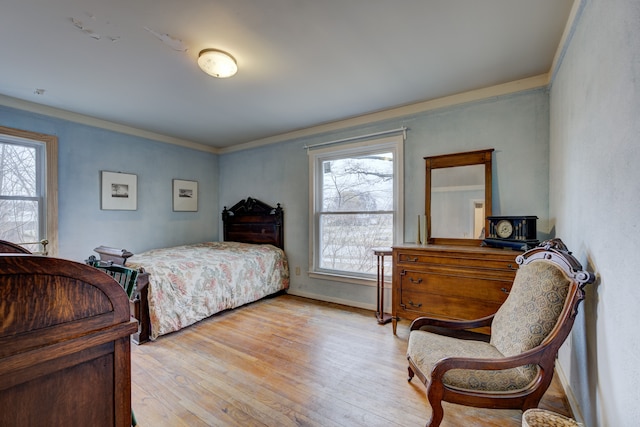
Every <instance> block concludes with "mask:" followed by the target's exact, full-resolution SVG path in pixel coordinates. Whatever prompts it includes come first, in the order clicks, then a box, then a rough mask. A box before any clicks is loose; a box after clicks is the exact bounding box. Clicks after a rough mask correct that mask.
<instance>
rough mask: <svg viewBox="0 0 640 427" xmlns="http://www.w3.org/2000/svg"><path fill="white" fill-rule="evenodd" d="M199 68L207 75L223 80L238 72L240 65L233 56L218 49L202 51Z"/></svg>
mask: <svg viewBox="0 0 640 427" xmlns="http://www.w3.org/2000/svg"><path fill="white" fill-rule="evenodd" d="M198 66H200V69H202V71H204V72H205V73H207V74H209V75H210V76H213V77H219V78H221V79H224V78H227V77H231V76H233V75H234V74H235V73H237V72H238V64H236V60H235V58H234V57H233V56H231V55H229V54H228V53H227V52H223V51H221V50H218V49H204V50H201V51H200V56H199V57H198Z"/></svg>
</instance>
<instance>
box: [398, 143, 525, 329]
mask: <svg viewBox="0 0 640 427" xmlns="http://www.w3.org/2000/svg"><path fill="white" fill-rule="evenodd" d="M492 153H493V149H487V150H480V151H472V152H466V153H456V154H448V155H441V156H433V157H425V165H426V176H425V183H426V185H425V217H426V227H425V235H424V236H423V238H422V239H421V238H420V236H418V239H417V240H421V242H418V243H417V244H404V245H396V246H394V247H393V249H392V261H393V273H392V274H393V279H392V280H393V302H392V316H393V317H392V318H393V333H394V334H395V333H396V328H397V322H398V320H400V319H406V320H413V319H415V318H417V317H421V316H428V317H435V318H442V319H477V318H480V317H484V316H487V315H489V314H492V313H495V312H496V311H497V309H498V307H500V305H501V304H502V303H503V302H504V300H505V299H506V298H507V295H508V294H509V291H510V290H511V284H512V283H513V279H514V278H515V273H516V270H517V265H516V263H515V258H516V256H517V255H518V254H519V253H520V252H518V251H513V250H509V249H495V248H489V247H483V246H481V244H482V240H483V239H484V238H485V237H486V236H487V233H486V230H487V229H488V223H487V219H486V218H487V217H488V216H491V214H492V213H491V211H492V209H491V202H492V195H491V181H492V179H491V173H492V172H491V157H492ZM480 332H485V333H488V332H489V331H488V330H483V331H480Z"/></svg>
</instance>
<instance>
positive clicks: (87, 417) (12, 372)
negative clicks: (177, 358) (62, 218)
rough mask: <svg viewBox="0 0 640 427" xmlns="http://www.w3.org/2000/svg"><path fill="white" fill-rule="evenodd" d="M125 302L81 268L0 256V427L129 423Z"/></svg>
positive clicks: (104, 279) (113, 286)
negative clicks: (0, 426)
mask: <svg viewBox="0 0 640 427" xmlns="http://www.w3.org/2000/svg"><path fill="white" fill-rule="evenodd" d="M136 330H137V325H136V322H134V321H131V319H130V314H129V300H128V298H127V295H126V294H125V292H124V291H123V289H122V288H121V287H120V285H118V283H117V282H116V281H114V280H113V279H112V278H111V277H109V276H108V275H106V274H104V273H103V272H101V271H99V270H97V269H95V268H93V267H90V266H88V265H85V264H80V263H77V262H74V261H69V260H64V259H59V258H47V257H43V256H38V255H29V254H16V253H11V254H8V253H4V254H0V425H2V426H43V427H44V426H51V425H77V426H119V427H125V426H130V425H131V359H130V357H131V356H130V350H131V347H130V346H131V344H130V339H129V335H130V334H131V333H133V332H135V331H136Z"/></svg>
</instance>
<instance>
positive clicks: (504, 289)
mask: <svg viewBox="0 0 640 427" xmlns="http://www.w3.org/2000/svg"><path fill="white" fill-rule="evenodd" d="M500 290H501V291H502V292H504V293H505V294H509V289H507V288H500Z"/></svg>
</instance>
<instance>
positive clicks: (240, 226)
mask: <svg viewBox="0 0 640 427" xmlns="http://www.w3.org/2000/svg"><path fill="white" fill-rule="evenodd" d="M283 216H284V215H283V211H282V208H281V207H280V205H279V204H278V205H277V206H276V207H271V206H269V205H267V204H266V203H264V202H261V201H259V200H257V199H253V198H250V197H249V198H247V199H244V200H241V201H240V202H238V203H236V204H235V205H234V206H232V207H231V208H229V209H227V207H226V206H225V208H224V210H223V212H222V221H223V239H224V241H222V242H201V243H195V244H190V245H181V246H175V247H170V248H158V249H152V250H149V251H146V252H143V253H139V254H135V255H134V254H133V253H131V252H129V251H127V250H126V249H115V248H112V247H107V246H100V247H98V248H96V249H94V250H95V251H96V252H97V253H98V254H99V255H100V260H101V261H107V262H113V263H116V264H122V265H125V266H129V267H133V268H137V269H139V271H140V274H139V276H138V283H137V290H136V293H135V297H134V299H133V300H132V302H131V312H132V316H134V317H135V318H136V319H138V321H139V326H138V332H137V333H135V334H133V336H132V338H133V341H134V342H135V343H136V344H141V343H143V342H145V341H147V340H155V339H157V338H158V337H160V336H162V335H166V334H168V333H171V332H175V331H177V330H179V329H182V328H184V327H187V326H189V325H192V324H194V323H196V322H198V321H200V320H202V319H205V318H207V317H209V316H211V315H213V314H216V313H219V312H221V311H224V310H228V309H233V308H237V307H240V306H243V305H245V304H248V303H250V302H254V301H257V300H259V299H261V298H264V297H266V296H269V295H273V294H276V293H279V292H283V291H285V290H286V289H288V287H289V268H288V262H287V258H286V255H285V252H284V231H283Z"/></svg>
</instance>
